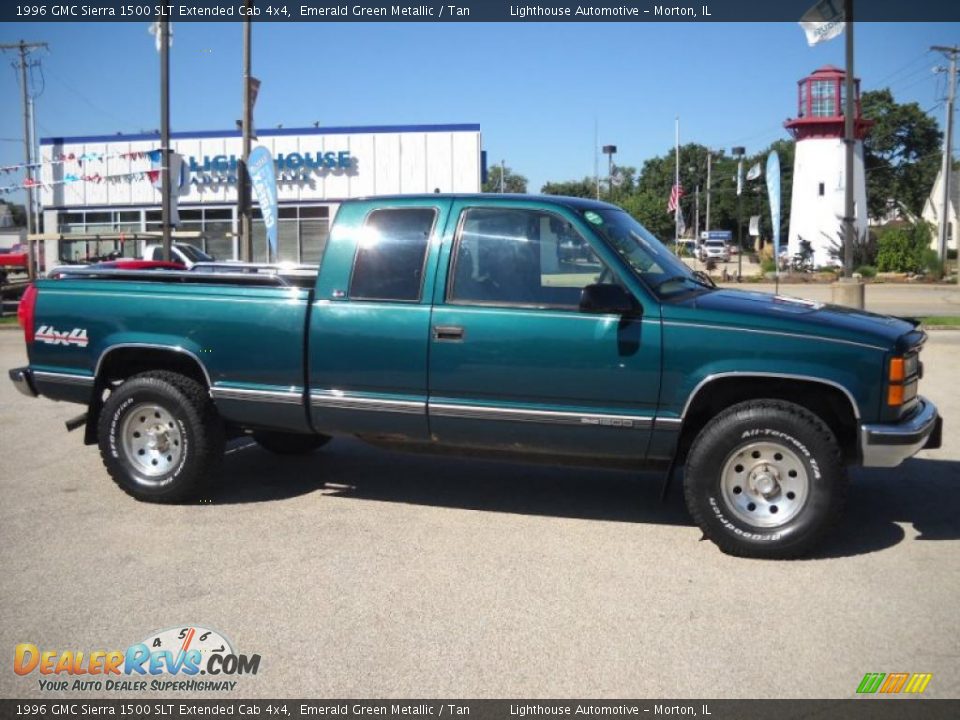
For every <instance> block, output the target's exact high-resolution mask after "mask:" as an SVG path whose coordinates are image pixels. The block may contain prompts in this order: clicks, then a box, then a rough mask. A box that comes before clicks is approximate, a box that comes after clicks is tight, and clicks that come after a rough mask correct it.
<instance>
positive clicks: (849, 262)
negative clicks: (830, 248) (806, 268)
mask: <svg viewBox="0 0 960 720" xmlns="http://www.w3.org/2000/svg"><path fill="white" fill-rule="evenodd" d="M844 20H845V21H846V28H845V29H844V32H845V33H846V38H845V39H846V56H847V57H846V60H847V70H846V71H847V75H846V77H845V78H844V84H845V92H846V95H847V96H846V98H845V100H846V103H845V105H846V106H845V107H844V110H843V142H844V145H845V146H846V147H845V151H846V154H845V157H844V171H843V177H844V181H843V277H844V278H846V279H848V280H849V279H851V278H852V277H853V243H854V241H855V235H856V227H855V226H854V219H855V218H854V213H855V208H854V195H853V188H854V182H855V180H854V177H853V167H854V149H855V147H856V142H857V140H856V137H855V127H854V121H855V120H856V116H855V113H856V99H855V98H854V78H853V0H844ZM860 212H862V213H865V212H866V208H860ZM861 307H862V306H861Z"/></svg>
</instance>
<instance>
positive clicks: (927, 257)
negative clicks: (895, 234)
mask: <svg viewBox="0 0 960 720" xmlns="http://www.w3.org/2000/svg"><path fill="white" fill-rule="evenodd" d="M920 263H921V265H922V266H923V269H924V270H926V271H927V274H929V275H933V276H935V277H940V275H941V274H942V273H943V263H942V262H941V261H940V256H939V255H938V254H937V251H936V250H934V249H933V248H924V249H923V252H921V253H920Z"/></svg>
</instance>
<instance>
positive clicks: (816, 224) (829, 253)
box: [787, 138, 867, 267]
mask: <svg viewBox="0 0 960 720" xmlns="http://www.w3.org/2000/svg"><path fill="white" fill-rule="evenodd" d="M844 162H845V158H844V145H843V139H842V138H807V139H804V140H798V141H797V145H796V155H795V157H794V163H793V193H792V196H791V203H790V232H789V235H788V240H787V252H788V253H789V255H790V257H791V258H792V257H793V256H794V255H796V254H798V253H800V250H801V241H802V240H806V241H808V242H809V243H810V245H811V247H812V249H813V264H814V266H815V267H821V266H826V265H831V266H839V265H842V264H843V251H842V247H843V244H842V243H843V240H842V238H843V209H844ZM853 167H854V172H853V181H854V186H853V198H854V207H855V218H856V219H855V221H854V225H855V227H856V230H857V236H858V237H861V236H862V235H863V234H864V233H865V232H866V230H867V186H866V180H865V178H864V173H863V143H862V142H861V141H859V140H858V141H857V144H856V147H855V154H854V163H853Z"/></svg>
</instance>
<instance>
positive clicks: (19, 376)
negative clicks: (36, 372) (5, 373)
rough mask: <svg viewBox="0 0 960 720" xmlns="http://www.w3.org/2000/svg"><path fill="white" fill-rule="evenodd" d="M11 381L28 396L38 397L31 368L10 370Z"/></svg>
mask: <svg viewBox="0 0 960 720" xmlns="http://www.w3.org/2000/svg"><path fill="white" fill-rule="evenodd" d="M10 381H11V382H12V383H13V384H14V386H16V388H17V390H19V391H20V392H22V393H23V394H24V395H26V396H27V397H37V394H38V393H37V389H36V388H35V387H34V386H33V373H31V372H30V369H29V368H13V369H12V370H10Z"/></svg>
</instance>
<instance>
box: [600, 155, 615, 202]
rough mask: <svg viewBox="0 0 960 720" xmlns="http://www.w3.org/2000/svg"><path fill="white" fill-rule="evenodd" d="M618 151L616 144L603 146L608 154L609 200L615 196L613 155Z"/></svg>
mask: <svg viewBox="0 0 960 720" xmlns="http://www.w3.org/2000/svg"><path fill="white" fill-rule="evenodd" d="M616 152H617V146H616V145H604V146H603V154H604V155H606V156H607V200H610V198H611V197H613V156H614V154H615V153H616Z"/></svg>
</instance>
